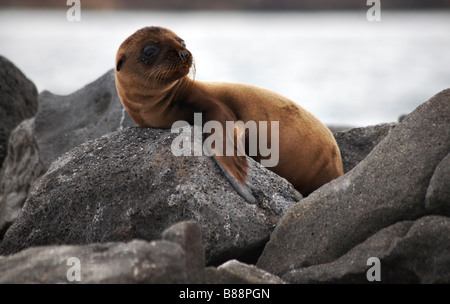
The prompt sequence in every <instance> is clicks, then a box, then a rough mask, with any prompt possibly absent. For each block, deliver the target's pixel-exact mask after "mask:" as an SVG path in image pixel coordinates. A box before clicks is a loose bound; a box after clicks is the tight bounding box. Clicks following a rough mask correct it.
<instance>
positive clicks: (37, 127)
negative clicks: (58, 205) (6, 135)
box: [0, 70, 135, 239]
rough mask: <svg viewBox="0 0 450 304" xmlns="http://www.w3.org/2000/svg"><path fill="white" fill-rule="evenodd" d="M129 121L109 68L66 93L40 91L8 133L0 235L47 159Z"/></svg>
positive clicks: (0, 185) (0, 190)
mask: <svg viewBox="0 0 450 304" xmlns="http://www.w3.org/2000/svg"><path fill="white" fill-rule="evenodd" d="M133 125H135V124H134V123H133V122H132V121H131V118H129V116H128V114H127V113H126V111H125V110H124V108H123V107H122V105H121V103H120V100H119V98H118V96H117V93H116V88H115V80H114V71H113V70H111V71H109V72H108V73H106V74H105V75H104V76H102V77H101V78H99V79H98V80H96V81H95V82H93V83H91V84H89V85H87V86H85V87H84V88H82V89H80V90H79V91H77V92H75V93H73V94H71V95H67V96H58V95H53V94H51V93H50V92H48V91H44V92H42V93H41V94H40V95H39V111H38V113H37V114H36V117H35V118H33V119H31V120H28V121H25V122H23V123H22V124H21V125H20V126H18V127H17V130H15V131H14V132H13V133H14V135H12V136H11V138H10V141H9V149H8V156H7V158H6V159H5V161H4V164H3V168H2V170H1V171H0V239H1V238H2V236H3V233H2V231H3V232H4V231H6V229H7V228H8V227H9V226H10V225H11V223H12V222H13V221H14V220H15V218H16V214H17V213H18V212H19V211H20V209H21V207H22V206H23V203H24V202H25V199H26V197H27V195H28V192H29V190H30V187H31V185H32V183H33V182H34V181H36V179H37V178H39V177H40V176H42V174H43V173H45V171H46V170H47V169H48V167H49V165H50V163H51V162H52V161H54V160H55V159H56V158H57V157H58V156H60V155H61V154H63V153H64V152H67V151H69V150H70V149H72V148H74V147H76V146H78V145H79V144H81V143H83V142H85V141H88V140H91V139H94V138H97V137H100V136H102V135H104V134H106V133H109V132H112V131H116V130H119V129H123V128H124V127H127V126H133ZM6 210H7V211H6Z"/></svg>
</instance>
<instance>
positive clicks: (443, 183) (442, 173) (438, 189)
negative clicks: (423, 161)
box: [425, 153, 450, 216]
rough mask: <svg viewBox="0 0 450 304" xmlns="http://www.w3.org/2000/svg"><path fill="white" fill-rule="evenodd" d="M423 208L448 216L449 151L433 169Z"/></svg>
mask: <svg viewBox="0 0 450 304" xmlns="http://www.w3.org/2000/svg"><path fill="white" fill-rule="evenodd" d="M425 208H426V209H427V210H428V211H429V212H431V213H435V214H443V215H447V216H450V153H449V154H447V156H446V157H445V158H444V159H443V160H442V161H441V162H440V163H439V165H438V166H437V167H436V170H435V171H434V174H433V177H432V178H431V181H430V185H429V186H428V190H427V194H426V196H425Z"/></svg>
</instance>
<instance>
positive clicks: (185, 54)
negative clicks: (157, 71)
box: [178, 51, 189, 61]
mask: <svg viewBox="0 0 450 304" xmlns="http://www.w3.org/2000/svg"><path fill="white" fill-rule="evenodd" d="M178 56H180V58H181V60H183V61H186V60H188V59H189V52H187V51H180V52H178Z"/></svg>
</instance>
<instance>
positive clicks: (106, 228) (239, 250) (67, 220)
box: [0, 127, 301, 263]
mask: <svg viewBox="0 0 450 304" xmlns="http://www.w3.org/2000/svg"><path fill="white" fill-rule="evenodd" d="M177 136H184V135H179V134H176V133H171V132H170V130H160V129H151V128H139V127H133V128H127V129H125V130H123V131H117V132H113V133H109V134H107V135H105V136H103V137H101V138H98V139H96V140H93V141H90V142H87V143H85V144H82V145H80V146H78V147H77V148H75V149H73V150H71V151H70V152H68V153H66V154H64V155H63V156H62V157H60V158H58V160H56V161H55V162H53V163H52V165H51V167H50V168H49V170H48V171H47V173H46V174H45V175H44V176H43V177H42V178H41V179H40V180H39V183H37V184H36V186H35V187H34V189H33V190H32V191H31V192H30V195H29V196H28V199H27V201H26V203H25V205H24V207H23V209H22V212H21V213H20V215H19V217H18V219H17V220H16V222H15V223H14V224H13V225H12V226H11V227H10V229H9V230H8V231H7V232H6V234H5V237H4V240H3V242H2V243H1V244H0V253H2V254H10V253H14V252H17V251H19V250H22V249H24V248H28V247H32V246H37V245H56V244H87V243H94V242H110V241H129V240H131V239H134V238H140V239H145V240H154V239H157V238H159V237H160V236H161V232H162V231H163V230H164V229H165V228H167V227H168V226H170V225H172V224H174V223H176V222H179V221H184V220H196V221H198V222H199V223H200V227H201V231H202V234H203V244H204V246H205V249H206V261H207V263H218V262H221V261H225V260H227V259H229V258H230V257H239V256H241V255H245V254H247V253H249V252H251V251H252V250H255V249H257V248H259V247H261V246H263V245H264V244H265V242H266V241H267V240H268V238H269V235H270V232H271V231H272V230H273V229H274V227H275V225H276V224H277V223H278V220H279V219H280V217H281V216H282V214H283V213H284V211H285V210H286V209H287V208H288V207H289V206H291V205H292V204H293V203H294V202H297V201H298V200H300V199H301V195H300V194H299V193H298V192H297V191H296V190H295V189H294V188H293V187H292V185H291V184H289V183H288V182H287V181H286V180H285V179H283V178H280V177H279V176H277V175H276V174H274V173H273V172H271V171H269V170H267V169H265V168H263V167H261V166H260V165H259V164H257V163H256V162H254V161H253V160H252V159H249V163H250V175H249V178H250V181H251V183H252V184H253V186H254V189H253V195H254V196H255V198H256V199H257V202H258V203H257V204H249V203H247V202H246V201H244V199H242V198H241V197H240V196H239V195H238V194H237V193H236V192H235V191H234V190H233V188H232V187H231V185H230V183H229V181H228V180H227V179H226V178H225V177H224V175H223V173H222V172H221V171H220V169H219V167H217V165H216V164H215V162H214V161H213V160H212V158H210V157H206V156H202V157H192V156H174V155H173V154H172V152H171V144H172V142H173V140H174V138H175V137H177Z"/></svg>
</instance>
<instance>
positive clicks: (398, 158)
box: [257, 89, 450, 276]
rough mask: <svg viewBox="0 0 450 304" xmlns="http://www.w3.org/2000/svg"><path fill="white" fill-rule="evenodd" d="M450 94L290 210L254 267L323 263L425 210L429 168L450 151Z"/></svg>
mask: <svg viewBox="0 0 450 304" xmlns="http://www.w3.org/2000/svg"><path fill="white" fill-rule="evenodd" d="M449 117H450V89H449V90H445V91H443V92H441V93H439V94H437V95H436V96H434V97H433V98H431V99H430V100H429V101H428V102H426V103H424V104H423V105H421V106H419V107H418V108H417V109H416V110H415V111H413V112H412V113H411V114H409V115H408V116H407V117H406V118H405V119H404V120H403V121H402V122H401V123H399V124H398V125H397V126H396V127H395V128H393V129H392V130H391V131H390V133H389V134H388V135H387V136H386V137H385V138H384V139H383V140H382V141H381V142H380V143H379V144H378V145H377V146H376V147H375V148H374V149H373V150H372V152H371V153H370V154H369V155H368V156H367V157H366V158H365V159H364V160H363V161H362V162H361V163H359V164H358V165H357V166H356V167H355V168H354V169H353V170H351V171H350V172H348V173H347V174H345V175H344V176H342V177H340V178H338V179H336V180H334V181H332V182H330V183H328V184H326V185H324V186H323V187H321V188H320V189H318V190H317V191H315V192H314V193H312V194H311V195H310V196H308V197H307V198H305V199H303V200H301V201H300V202H299V203H297V204H295V205H294V206H292V207H291V208H290V209H289V210H288V211H287V212H286V213H285V215H284V216H283V218H282V219H281V221H280V223H279V224H278V225H277V228H276V229H275V230H274V232H273V233H272V234H271V237H270V241H269V242H268V243H267V245H266V247H265V249H264V251H263V253H262V255H261V257H260V258H259V260H258V263H257V266H258V267H259V268H262V269H265V270H267V271H269V272H271V273H274V274H277V275H280V276H281V275H283V274H285V273H286V272H288V271H291V270H294V269H298V268H303V267H307V266H311V265H317V264H323V263H329V262H331V261H333V260H335V259H337V258H339V257H340V256H342V255H343V254H345V253H346V252H347V251H349V250H350V249H351V248H353V247H354V246H356V245H357V244H359V243H361V242H363V241H364V240H365V239H367V238H368V237H369V236H370V235H373V234H374V233H376V232H377V231H379V230H380V229H382V228H384V227H387V226H390V225H392V224H394V223H396V222H398V221H404V220H410V219H414V218H417V217H420V216H422V215H425V214H426V213H427V212H426V210H425V204H424V198H425V194H426V192H427V188H428V185H429V182H430V179H431V177H432V175H433V172H434V168H435V167H436V166H437V165H438V164H439V163H440V161H441V160H442V159H443V158H444V157H445V156H446V155H447V154H448V153H449V151H450V120H449Z"/></svg>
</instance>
